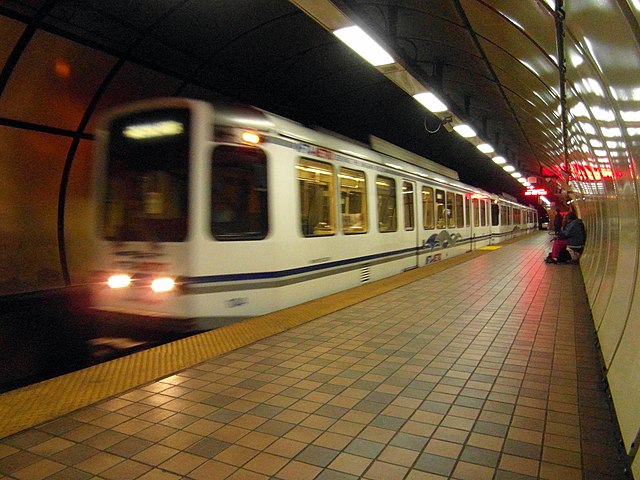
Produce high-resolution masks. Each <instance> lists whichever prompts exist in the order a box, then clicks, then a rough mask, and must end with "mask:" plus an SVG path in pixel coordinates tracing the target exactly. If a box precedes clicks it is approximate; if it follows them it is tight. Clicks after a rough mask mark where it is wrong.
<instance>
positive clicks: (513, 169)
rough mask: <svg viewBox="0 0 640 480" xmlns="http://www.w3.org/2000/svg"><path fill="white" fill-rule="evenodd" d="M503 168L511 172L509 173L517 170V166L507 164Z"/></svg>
mask: <svg viewBox="0 0 640 480" xmlns="http://www.w3.org/2000/svg"><path fill="white" fill-rule="evenodd" d="M502 168H503V169H504V171H505V172H509V173H511V172H515V171H516V167H513V166H511V165H505V166H504V167H502Z"/></svg>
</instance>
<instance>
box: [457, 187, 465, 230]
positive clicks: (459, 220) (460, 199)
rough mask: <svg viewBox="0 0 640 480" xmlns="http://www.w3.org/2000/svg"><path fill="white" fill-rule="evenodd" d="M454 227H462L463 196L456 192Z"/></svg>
mask: <svg viewBox="0 0 640 480" xmlns="http://www.w3.org/2000/svg"><path fill="white" fill-rule="evenodd" d="M456 227H458V228H462V227H464V198H463V197H462V195H460V194H459V193H456Z"/></svg>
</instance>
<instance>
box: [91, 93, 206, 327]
mask: <svg viewBox="0 0 640 480" xmlns="http://www.w3.org/2000/svg"><path fill="white" fill-rule="evenodd" d="M210 115H211V111H210V108H208V106H207V105H206V104H199V103H192V102H189V101H184V100H169V101H167V100H162V101H150V102H144V103H140V104H135V105H131V106H128V107H124V108H120V109H114V110H113V111H111V112H109V113H108V114H107V115H105V117H104V118H103V120H102V122H101V124H100V127H99V128H98V133H97V138H96V153H97V163H96V178H95V199H96V203H97V215H96V218H95V220H96V222H95V223H96V225H95V232H96V236H97V239H96V245H95V252H94V258H95V264H96V265H95V267H96V274H95V282H94V284H93V289H92V308H93V310H94V312H95V313H96V314H97V315H96V317H97V318H99V319H101V320H102V321H104V320H107V321H108V322H110V323H112V324H120V325H124V324H126V325H127V326H132V325H135V326H136V327H143V328H145V329H152V330H166V329H171V330H173V329H178V330H190V329H193V327H194V325H191V324H189V322H190V318H192V317H193V315H191V314H190V312H189V308H190V307H189V305H188V303H187V302H186V297H185V296H184V295H182V288H183V279H185V278H187V277H188V276H189V273H190V272H189V270H190V264H191V258H190V255H189V251H190V249H191V243H192V241H193V239H194V237H195V236H197V234H196V233H195V232H196V230H195V229H196V228H197V223H198V221H197V219H196V215H197V212H198V205H197V202H196V201H195V196H194V192H195V191H196V187H195V185H194V182H195V180H194V179H197V178H198V175H199V174H202V172H201V171H200V170H201V169H202V167H203V166H202V165H201V164H200V162H197V161H195V160H194V159H197V158H198V156H199V155H200V154H201V153H202V152H203V151H204V150H205V148H206V142H204V139H206V137H203V136H202V135H201V134H200V132H198V131H197V130H198V128H201V127H200V125H202V124H203V123H206V122H203V121H202V118H206V117H208V116H210ZM176 321H177V323H176Z"/></svg>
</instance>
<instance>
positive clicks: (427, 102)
mask: <svg viewBox="0 0 640 480" xmlns="http://www.w3.org/2000/svg"><path fill="white" fill-rule="evenodd" d="M413 98H415V99H416V100H417V101H418V102H420V103H421V104H422V105H424V106H425V107H426V108H427V110H429V111H431V112H433V113H438V112H446V111H447V110H449V107H447V106H446V105H445V104H444V103H442V101H441V100H440V99H438V97H436V96H435V95H434V94H433V93H431V92H423V93H417V94H415V95H414V96H413Z"/></svg>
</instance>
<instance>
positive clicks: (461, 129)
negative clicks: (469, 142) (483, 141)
mask: <svg viewBox="0 0 640 480" xmlns="http://www.w3.org/2000/svg"><path fill="white" fill-rule="evenodd" d="M453 129H454V130H455V131H456V132H457V133H458V135H460V136H461V137H464V138H471V137H475V136H476V131H475V130H474V129H473V128H471V127H470V126H469V125H465V124H464V123H463V124H462V125H456V126H455V127H453Z"/></svg>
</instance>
